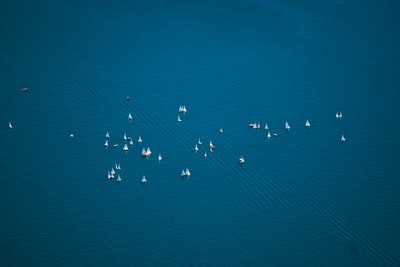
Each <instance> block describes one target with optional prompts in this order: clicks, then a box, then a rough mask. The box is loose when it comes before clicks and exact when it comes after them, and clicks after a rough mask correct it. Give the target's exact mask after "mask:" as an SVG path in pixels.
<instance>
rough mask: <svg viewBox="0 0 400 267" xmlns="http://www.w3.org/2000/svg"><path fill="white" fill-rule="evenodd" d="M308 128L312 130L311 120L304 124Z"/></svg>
mask: <svg viewBox="0 0 400 267" xmlns="http://www.w3.org/2000/svg"><path fill="white" fill-rule="evenodd" d="M304 125H305V126H306V127H307V128H310V126H311V124H310V121H309V120H306V123H305V124H304Z"/></svg>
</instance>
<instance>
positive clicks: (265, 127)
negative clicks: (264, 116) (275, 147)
mask: <svg viewBox="0 0 400 267" xmlns="http://www.w3.org/2000/svg"><path fill="white" fill-rule="evenodd" d="M264 130H266V131H268V130H269V127H268V123H265V126H264Z"/></svg>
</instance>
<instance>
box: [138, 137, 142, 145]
mask: <svg viewBox="0 0 400 267" xmlns="http://www.w3.org/2000/svg"><path fill="white" fill-rule="evenodd" d="M137 141H138V143H139V144H141V143H142V142H143V140H142V137H140V136H139V138H138V140H137Z"/></svg>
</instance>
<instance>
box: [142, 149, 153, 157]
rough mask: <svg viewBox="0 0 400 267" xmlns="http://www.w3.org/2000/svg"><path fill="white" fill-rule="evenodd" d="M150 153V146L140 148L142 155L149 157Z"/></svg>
mask: <svg viewBox="0 0 400 267" xmlns="http://www.w3.org/2000/svg"><path fill="white" fill-rule="evenodd" d="M150 155H151V150H150V147H148V148H147V149H145V148H143V149H142V157H149V156H150Z"/></svg>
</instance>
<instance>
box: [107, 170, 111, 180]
mask: <svg viewBox="0 0 400 267" xmlns="http://www.w3.org/2000/svg"><path fill="white" fill-rule="evenodd" d="M107 179H108V180H110V179H112V176H111V173H110V171H108V172H107Z"/></svg>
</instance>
